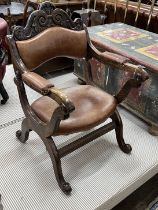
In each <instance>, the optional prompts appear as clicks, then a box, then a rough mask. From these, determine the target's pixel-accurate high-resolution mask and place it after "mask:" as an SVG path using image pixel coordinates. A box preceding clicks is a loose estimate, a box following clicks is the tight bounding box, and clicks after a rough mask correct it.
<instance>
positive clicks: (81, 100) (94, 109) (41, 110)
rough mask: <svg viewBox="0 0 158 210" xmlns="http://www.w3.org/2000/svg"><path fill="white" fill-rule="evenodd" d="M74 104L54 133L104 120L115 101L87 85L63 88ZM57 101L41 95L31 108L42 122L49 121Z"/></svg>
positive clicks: (92, 124)
mask: <svg viewBox="0 0 158 210" xmlns="http://www.w3.org/2000/svg"><path fill="white" fill-rule="evenodd" d="M63 91H64V93H65V94H66V95H67V96H68V98H69V99H70V100H71V101H72V102H73V104H74V105H75V110H74V111H73V112H72V113H70V117H69V118H68V119H66V120H62V121H61V123H60V128H59V131H58V132H57V133H56V134H55V135H61V134H64V135H65V134H69V133H75V132H79V131H83V130H88V129H90V128H93V127H94V126H96V125H98V124H100V123H101V122H103V121H105V120H106V119H107V118H108V117H109V116H110V115H111V114H112V113H113V111H114V110H115V108H116V105H117V102H116V100H115V98H114V97H113V96H111V95H109V94H108V93H106V92H104V91H102V90H100V89H98V88H96V87H92V86H89V85H84V86H76V87H73V88H68V89H64V90H63ZM57 106H58V105H57V103H56V102H55V101H53V100H52V99H51V98H49V97H47V96H43V97H41V98H39V99H38V100H36V101H35V102H34V103H33V104H32V109H33V110H34V112H35V113H36V114H37V115H38V117H39V118H40V119H41V120H42V121H43V122H49V121H50V119H51V116H52V114H53V112H54V110H55V108H56V107H57Z"/></svg>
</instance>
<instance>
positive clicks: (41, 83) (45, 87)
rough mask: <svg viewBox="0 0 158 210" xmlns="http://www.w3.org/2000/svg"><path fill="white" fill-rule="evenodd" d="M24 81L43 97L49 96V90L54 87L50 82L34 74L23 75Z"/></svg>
mask: <svg viewBox="0 0 158 210" xmlns="http://www.w3.org/2000/svg"><path fill="white" fill-rule="evenodd" d="M22 80H23V81H24V82H25V83H26V84H27V85H28V86H29V87H31V88H32V89H34V90H36V91H37V92H39V93H41V94H42V95H47V94H48V92H49V88H51V87H54V85H53V84H51V83H50V82H49V81H48V80H46V79H45V78H43V77H41V76H40V75H38V74H36V73H34V72H25V73H23V74H22Z"/></svg>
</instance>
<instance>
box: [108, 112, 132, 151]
mask: <svg viewBox="0 0 158 210" xmlns="http://www.w3.org/2000/svg"><path fill="white" fill-rule="evenodd" d="M111 119H112V121H113V122H114V123H115V125H116V127H115V132H116V139H117V142H118V145H119V147H120V149H121V150H122V151H123V152H124V153H127V154H128V153H130V152H131V151H132V147H131V145H130V144H126V143H125V141H124V139H123V124H122V120H121V117H120V115H119V113H118V111H117V110H116V111H115V112H114V114H113V115H112V116H111Z"/></svg>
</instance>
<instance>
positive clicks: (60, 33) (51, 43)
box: [16, 27, 87, 70]
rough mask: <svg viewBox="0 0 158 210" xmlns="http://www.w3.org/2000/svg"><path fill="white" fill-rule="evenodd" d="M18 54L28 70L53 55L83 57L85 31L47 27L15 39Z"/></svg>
mask: <svg viewBox="0 0 158 210" xmlns="http://www.w3.org/2000/svg"><path fill="white" fill-rule="evenodd" d="M16 44H17V48H18V51H19V55H20V57H21V58H22V60H23V62H24V63H25V65H26V67H27V68H28V69H30V70H32V69H34V68H36V67H37V66H39V65H40V64H42V63H44V62H46V61H47V60H49V59H52V58H55V57H60V56H62V57H64V56H65V57H70V58H83V57H86V54H87V38H86V32H85V31H84V30H83V31H73V30H69V29H66V28H62V27H52V28H49V29H47V30H45V31H43V32H42V33H40V34H38V35H37V36H35V37H33V38H31V39H28V40H24V41H17V42H16Z"/></svg>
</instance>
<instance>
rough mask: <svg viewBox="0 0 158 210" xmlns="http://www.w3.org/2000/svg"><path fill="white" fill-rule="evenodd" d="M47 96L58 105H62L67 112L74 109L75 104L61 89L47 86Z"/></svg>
mask: <svg viewBox="0 0 158 210" xmlns="http://www.w3.org/2000/svg"><path fill="white" fill-rule="evenodd" d="M48 96H49V97H51V98H52V99H54V100H55V101H56V102H57V103H58V104H59V105H64V107H65V108H66V112H67V114H69V113H70V112H72V111H73V110H75V106H74V104H73V103H72V101H70V100H69V98H68V97H67V95H66V94H65V93H63V92H62V91H61V90H59V89H57V88H55V87H52V88H49V94H48Z"/></svg>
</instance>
